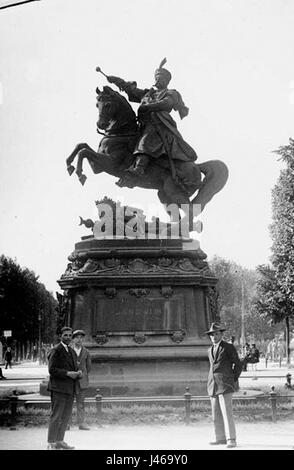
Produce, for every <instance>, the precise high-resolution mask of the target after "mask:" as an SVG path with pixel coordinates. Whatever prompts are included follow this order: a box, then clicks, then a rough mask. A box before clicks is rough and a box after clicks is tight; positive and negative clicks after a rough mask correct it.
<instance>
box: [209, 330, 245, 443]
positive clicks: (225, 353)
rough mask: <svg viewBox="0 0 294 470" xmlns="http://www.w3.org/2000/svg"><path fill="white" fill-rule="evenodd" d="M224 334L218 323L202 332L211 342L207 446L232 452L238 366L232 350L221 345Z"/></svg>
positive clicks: (234, 435) (225, 345)
mask: <svg viewBox="0 0 294 470" xmlns="http://www.w3.org/2000/svg"><path fill="white" fill-rule="evenodd" d="M224 331H225V328H223V327H222V326H221V325H220V324H219V323H212V325H211V327H210V329H209V331H206V333H207V334H208V335H209V337H210V339H211V342H212V346H211V348H209V351H208V356H209V362H210V370H209V374H208V381H207V391H208V395H209V396H210V400H211V408H212V419H213V424H214V431H215V441H213V442H211V443H210V444H211V445H220V444H227V448H232V447H236V428H235V423H234V417H233V407H232V397H233V392H235V391H237V389H238V378H239V376H240V374H241V371H242V364H241V361H240V359H239V357H238V354H237V351H236V349H235V346H234V345H233V344H231V343H227V342H226V341H223V339H222V337H223V332H224Z"/></svg>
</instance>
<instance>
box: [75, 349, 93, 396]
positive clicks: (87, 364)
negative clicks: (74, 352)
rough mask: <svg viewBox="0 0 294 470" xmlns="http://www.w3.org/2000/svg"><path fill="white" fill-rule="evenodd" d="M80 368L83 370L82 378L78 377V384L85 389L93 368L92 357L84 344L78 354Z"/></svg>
mask: <svg viewBox="0 0 294 470" xmlns="http://www.w3.org/2000/svg"><path fill="white" fill-rule="evenodd" d="M77 365H78V369H79V370H81V371H82V372H83V376H82V378H81V379H78V384H79V385H80V388H81V389H85V388H87V387H88V386H89V373H90V370H91V357H90V353H89V351H88V349H86V348H85V347H84V346H82V348H81V352H80V354H79V355H78V356H77Z"/></svg>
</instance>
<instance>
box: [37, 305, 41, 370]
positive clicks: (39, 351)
mask: <svg viewBox="0 0 294 470" xmlns="http://www.w3.org/2000/svg"><path fill="white" fill-rule="evenodd" d="M38 321H39V341H38V343H39V344H38V346H39V347H38V354H39V364H41V321H42V315H41V312H39V314H38Z"/></svg>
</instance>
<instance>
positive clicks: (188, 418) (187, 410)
mask: <svg viewBox="0 0 294 470" xmlns="http://www.w3.org/2000/svg"><path fill="white" fill-rule="evenodd" d="M189 390H190V389H189V387H186V393H185V394H184V398H185V424H190V421H191V396H192V395H191V393H190V391H189Z"/></svg>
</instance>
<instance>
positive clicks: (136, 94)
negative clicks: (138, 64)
mask: <svg viewBox="0 0 294 470" xmlns="http://www.w3.org/2000/svg"><path fill="white" fill-rule="evenodd" d="M165 62H166V59H163V60H162V61H161V63H160V65H159V68H158V69H156V71H155V84H154V87H155V88H153V87H152V88H150V89H148V88H147V89H140V88H138V87H137V83H136V82H126V81H124V80H123V79H121V78H119V77H114V76H108V77H107V79H108V81H109V82H110V83H114V84H115V85H117V86H118V87H119V89H120V90H121V91H125V92H126V93H127V95H128V98H129V100H130V101H134V102H138V103H140V106H139V108H138V121H139V130H140V137H139V140H138V142H137V144H136V147H135V150H134V156H135V157H136V159H135V162H134V163H133V165H131V167H130V168H129V169H128V170H127V171H128V172H129V173H131V174H133V175H137V176H142V175H143V174H144V172H145V169H146V167H147V166H148V163H149V161H150V159H159V158H160V165H162V166H163V167H165V168H169V169H171V168H170V162H169V159H172V160H175V162H176V161H182V162H191V161H195V160H196V159H197V155H196V153H195V151H194V150H193V149H192V147H190V145H189V144H187V143H186V142H185V141H184V140H183V138H182V136H181V134H180V133H179V131H178V130H177V125H176V122H175V121H174V120H173V118H172V117H171V115H170V113H171V111H172V110H175V111H178V112H179V115H180V117H181V119H182V118H184V117H185V116H187V114H188V112H189V109H188V108H187V107H186V106H185V104H184V102H183V100H182V97H181V95H180V93H179V92H178V91H176V90H170V89H168V88H167V86H168V84H169V82H170V80H171V78H172V76H171V73H170V72H169V71H168V70H167V69H165V68H163V65H164V64H165ZM161 157H164V158H163V159H162V158H161ZM167 157H168V158H167Z"/></svg>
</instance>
